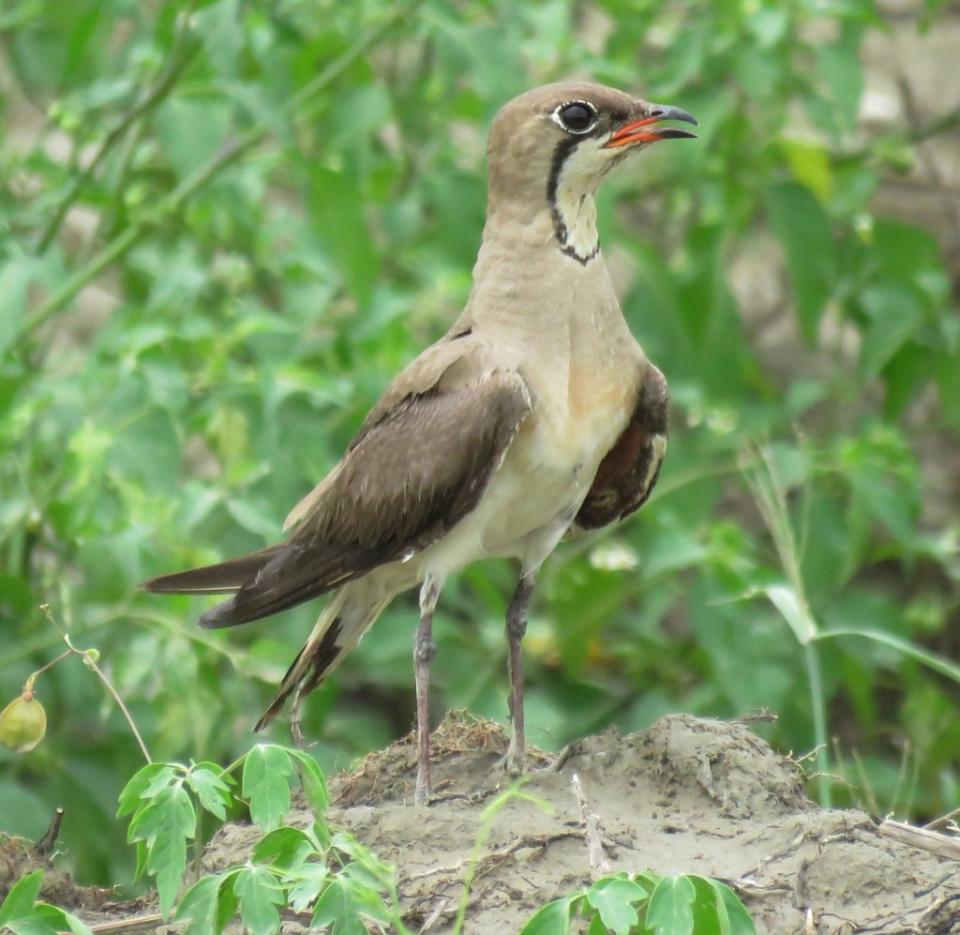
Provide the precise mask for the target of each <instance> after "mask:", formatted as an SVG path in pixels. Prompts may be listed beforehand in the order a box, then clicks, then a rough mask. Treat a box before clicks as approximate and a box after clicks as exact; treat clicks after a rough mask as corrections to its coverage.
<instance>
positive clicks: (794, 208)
mask: <svg viewBox="0 0 960 935" xmlns="http://www.w3.org/2000/svg"><path fill="white" fill-rule="evenodd" d="M766 206H767V215H768V216H769V218H770V226H771V227H772V228H773V232H774V234H775V235H776V237H777V239H778V240H779V241H780V243H781V244H782V245H783V249H784V251H785V252H786V254H787V268H788V269H789V271H790V280H791V283H792V284H793V290H794V293H795V296H796V303H797V316H798V317H799V319H800V328H801V330H802V331H803V334H804V337H805V338H806V339H807V341H808V342H809V343H811V344H812V343H813V342H814V339H815V338H816V335H817V328H818V327H819V325H820V316H821V315H822V313H823V309H824V306H825V305H826V303H827V299H829V298H830V295H831V293H832V292H833V286H834V281H835V279H836V244H835V243H834V238H833V231H832V229H831V226H830V220H829V218H828V217H827V215H826V214H825V213H824V211H823V208H821V207H820V204H819V203H818V202H817V199H816V198H815V197H814V196H813V194H812V193H811V192H810V190H809V189H807V188H805V187H804V186H802V185H797V184H795V183H783V184H780V185H776V186H774V187H773V188H770V189H768V190H767V193H766Z"/></svg>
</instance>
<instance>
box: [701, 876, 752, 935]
mask: <svg viewBox="0 0 960 935" xmlns="http://www.w3.org/2000/svg"><path fill="white" fill-rule="evenodd" d="M708 882H709V883H710V885H711V886H712V887H713V888H714V890H716V891H717V893H718V895H719V897H720V904H721V905H722V907H723V909H724V910H725V911H726V916H727V920H726V928H722V932H723V935H727V933H728V932H729V935H756V931H757V928H756V926H755V925H754V924H753V919H751V918H750V913H749V912H747V907H746V906H744V904H743V903H742V902H741V901H740V897H739V896H737V894H736V893H735V892H734V891H733V890H732V889H730V887H729V886H727V885H726V884H725V883H721V882H720V881H719V880H710V881H708ZM719 914H720V913H719V912H718V915H719ZM721 918H722V917H721ZM721 924H722V923H721Z"/></svg>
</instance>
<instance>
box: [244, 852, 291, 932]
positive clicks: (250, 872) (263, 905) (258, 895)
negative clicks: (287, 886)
mask: <svg viewBox="0 0 960 935" xmlns="http://www.w3.org/2000/svg"><path fill="white" fill-rule="evenodd" d="M234 890H235V891H236V894H237V899H238V900H239V902H240V917H241V918H242V919H243V928H244V931H245V932H252V933H253V935H273V933H274V932H277V931H279V930H280V913H279V912H278V911H277V906H282V905H284V903H285V902H286V899H285V898H284V895H283V890H282V889H281V888H280V885H279V883H278V882H277V880H276V879H275V878H274V876H273V874H272V873H270V871H269V870H267V869H266V868H264V867H248V868H247V869H245V870H241V871H240V873H238V874H237V879H236V882H235V883H234Z"/></svg>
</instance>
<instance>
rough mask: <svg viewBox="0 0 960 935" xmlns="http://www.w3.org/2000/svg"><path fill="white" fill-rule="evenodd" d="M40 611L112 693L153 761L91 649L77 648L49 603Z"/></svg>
mask: <svg viewBox="0 0 960 935" xmlns="http://www.w3.org/2000/svg"><path fill="white" fill-rule="evenodd" d="M40 611H41V613H42V614H43V615H44V616H45V617H46V618H47V620H48V622H49V623H50V625H51V626H52V627H54V629H56V630H59V631H60V635H61V636H62V637H63V641H64V643H66V644H67V649H68V651H69V652H70V653H72V654H73V655H75V656H80V657H81V658H82V659H83V662H84V665H86V666H88V667H89V668H90V670H91V671H92V672H93V673H94V675H96V676H97V678H98V679H100V681H101V682H102V683H103V685H104V687H105V688H106V689H107V691H108V692H109V693H110V696H111V697H112V698H113V700H114V701H115V702H116V704H117V707H118V708H119V709H120V711H121V712H122V713H123V716H124V717H125V718H126V719H127V724H129V725H130V731H131V733H132V734H133V736H134V737H135V738H136V741H137V744H138V745H139V747H140V752H141V753H142V754H143V758H144V759H145V760H146V761H147V763H152V762H153V759H152V758H151V756H150V751H149V750H148V749H147V745H146V744H145V743H144V741H143V737H142V736H141V735H140V731H139V730H138V729H137V725H136V722H135V721H134V720H133V715H132V714H130V710H129V709H128V708H127V706H126V705H125V704H124V702H123V699H122V698H121V697H120V695H119V693H118V692H117V690H116V689H115V688H114V687H113V683H112V682H111V681H110V679H108V678H107V676H106V675H104V673H103V670H102V669H101V668H100V666H98V665H97V662H96V659H94V656H93V653H92V652H91V651H90V650H83V649H77V647H76V646H74V645H73V643H71V642H70V634H69V633H66V632H64V630H63V628H62V627H61V626H60V625H59V624H58V623H57V621H56V620H54V619H53V613H52V612H51V610H50V605H49V604H41V605H40ZM61 658H62V657H61Z"/></svg>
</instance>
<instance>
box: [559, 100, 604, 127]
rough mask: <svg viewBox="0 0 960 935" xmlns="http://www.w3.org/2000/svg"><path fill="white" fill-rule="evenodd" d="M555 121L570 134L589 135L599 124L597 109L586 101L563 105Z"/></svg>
mask: <svg viewBox="0 0 960 935" xmlns="http://www.w3.org/2000/svg"><path fill="white" fill-rule="evenodd" d="M553 119H554V120H555V121H556V122H557V123H558V124H559V125H560V127H561V128H562V129H564V130H566V131H567V132H568V133H577V134H580V133H589V132H590V131H591V130H592V129H593V128H594V127H595V126H596V124H597V109H596V108H595V107H594V106H593V104H588V103H587V102H586V101H573V102H571V103H569V104H561V105H560V106H559V107H558V108H557V109H556V110H555V111H554V112H553Z"/></svg>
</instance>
